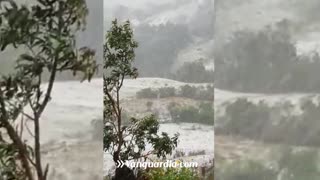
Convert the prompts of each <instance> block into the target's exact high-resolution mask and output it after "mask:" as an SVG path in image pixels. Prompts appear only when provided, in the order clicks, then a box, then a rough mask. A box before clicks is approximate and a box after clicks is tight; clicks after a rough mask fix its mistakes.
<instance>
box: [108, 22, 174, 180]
mask: <svg viewBox="0 0 320 180" xmlns="http://www.w3.org/2000/svg"><path fill="white" fill-rule="evenodd" d="M137 47H138V44H137V42H136V41H135V40H134V38H133V31H132V29H131V27H130V22H129V21H127V22H125V23H124V24H118V22H117V20H114V21H113V22H112V27H111V29H110V30H109V31H108V32H107V36H106V43H105V45H104V69H105V74H104V123H105V128H104V150H105V151H106V152H109V153H111V155H112V156H113V161H114V162H115V163H116V164H117V161H118V160H132V159H140V158H148V157H150V155H156V156H158V157H163V158H165V157H166V155H167V154H171V153H172V151H173V149H174V148H175V147H176V146H177V140H178V134H176V135H175V136H174V137H169V135H168V134H167V133H164V132H162V133H161V134H159V132H158V131H159V122H158V121H157V119H156V118H155V116H154V115H151V116H147V117H144V118H141V119H137V118H131V120H130V123H129V124H125V125H124V124H123V119H122V112H123V109H122V107H121V105H120V98H121V97H120V90H121V88H122V87H123V83H124V80H125V78H137V77H138V70H137V69H136V68H135V67H133V65H132V64H133V61H134V58H135V48H137ZM147 144H150V145H151V146H152V149H151V150H150V151H146V145H147ZM119 169H120V168H117V170H116V175H115V178H116V179H117V177H119V176H120V174H121V171H120V170H119ZM122 175H123V174H122ZM123 176H124V175H123Z"/></svg>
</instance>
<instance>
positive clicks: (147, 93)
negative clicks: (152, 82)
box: [137, 88, 158, 99]
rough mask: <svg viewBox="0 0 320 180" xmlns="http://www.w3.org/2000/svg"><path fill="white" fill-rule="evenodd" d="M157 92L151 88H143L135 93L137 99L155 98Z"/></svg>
mask: <svg viewBox="0 0 320 180" xmlns="http://www.w3.org/2000/svg"><path fill="white" fill-rule="evenodd" d="M157 97H158V92H157V91H155V90H152V89H151V88H145V89H142V90H140V91H138V92H137V98H149V99H151V98H157Z"/></svg>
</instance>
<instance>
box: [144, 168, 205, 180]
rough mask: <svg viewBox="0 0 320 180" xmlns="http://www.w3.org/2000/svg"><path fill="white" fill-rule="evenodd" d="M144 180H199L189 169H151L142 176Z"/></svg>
mask: <svg viewBox="0 0 320 180" xmlns="http://www.w3.org/2000/svg"><path fill="white" fill-rule="evenodd" d="M144 179H145V180H200V178H199V175H198V174H197V173H196V172H195V171H194V170H193V169H190V168H166V169H165V168H153V169H150V170H149V171H147V172H146V173H145V174H144Z"/></svg>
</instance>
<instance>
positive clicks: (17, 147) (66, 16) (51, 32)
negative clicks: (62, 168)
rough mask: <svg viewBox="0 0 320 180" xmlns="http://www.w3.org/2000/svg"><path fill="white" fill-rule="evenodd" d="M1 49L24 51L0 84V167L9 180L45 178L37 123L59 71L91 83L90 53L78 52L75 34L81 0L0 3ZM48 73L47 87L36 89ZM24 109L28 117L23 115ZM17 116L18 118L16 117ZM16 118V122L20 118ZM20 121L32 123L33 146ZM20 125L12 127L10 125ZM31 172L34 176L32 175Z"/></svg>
mask: <svg viewBox="0 0 320 180" xmlns="http://www.w3.org/2000/svg"><path fill="white" fill-rule="evenodd" d="M0 7H1V13H0V49H1V52H3V51H5V50H6V49H7V48H9V47H14V48H17V49H19V48H20V49H25V52H24V53H22V54H21V55H20V56H19V58H18V60H17V61H16V66H15V72H14V73H12V74H10V75H6V76H3V77H2V78H1V80H0V128H1V130H5V132H6V134H5V136H6V138H4V139H2V141H4V143H3V145H2V146H1V147H0V152H1V153H4V154H2V156H0V157H1V159H0V160H2V161H0V169H2V168H5V169H6V168H8V169H10V171H11V173H9V174H7V175H8V179H29V180H33V179H39V180H45V179H46V178H47V173H48V166H46V167H45V168H43V165H42V162H41V153H40V152H41V147H40V125H39V124H40V120H41V115H42V113H43V111H44V110H45V108H46V106H47V104H48V103H49V101H50V99H51V92H52V88H53V86H54V82H55V80H56V75H57V73H58V72H65V71H71V72H73V74H74V75H76V74H77V73H82V74H83V80H86V79H88V80H90V79H91V78H92V76H93V75H94V73H95V70H96V64H95V60H94V55H95V52H94V51H93V50H91V49H89V48H87V47H82V48H80V49H77V47H76V42H75V33H76V32H77V31H79V30H81V29H84V26H83V25H84V23H85V17H86V15H87V13H88V10H87V8H86V4H85V2H84V0H74V1H61V0H60V1H49V0H37V1H36V3H35V4H32V5H30V6H27V5H24V4H21V3H16V2H15V1H12V0H7V1H4V0H1V1H0ZM44 72H48V74H49V81H48V83H47V87H46V88H45V89H43V87H41V85H42V83H43V76H44ZM25 107H29V108H30V109H31V113H30V114H27V113H25V112H24V108H25ZM18 118H19V119H18ZM20 118H21V119H20ZM25 121H31V123H33V125H34V131H33V132H32V133H33V136H34V142H35V143H34V146H33V147H29V146H28V145H26V143H25V141H24V139H23V137H22V135H21V134H22V131H23V126H24V124H25V123H24V122H25ZM14 123H17V124H19V123H20V124H22V126H21V127H18V128H16V127H14V126H13V124H14ZM33 172H35V173H33Z"/></svg>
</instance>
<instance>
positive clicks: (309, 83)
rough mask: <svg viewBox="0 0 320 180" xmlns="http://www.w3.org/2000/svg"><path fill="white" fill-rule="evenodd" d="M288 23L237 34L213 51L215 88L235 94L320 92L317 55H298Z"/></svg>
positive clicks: (319, 58)
mask: <svg viewBox="0 0 320 180" xmlns="http://www.w3.org/2000/svg"><path fill="white" fill-rule="evenodd" d="M291 24H292V23H291V22H290V21H289V20H286V19H284V20H282V21H280V22H278V23H276V24H274V25H272V26H267V27H265V28H264V29H263V30H261V31H258V32H251V31H239V32H236V33H234V35H233V37H232V38H231V39H230V41H228V42H227V43H226V44H224V45H223V46H222V47H219V48H216V50H215V55H216V56H215V67H216V68H215V69H216V74H217V76H216V77H217V78H216V83H217V87H220V88H224V89H232V90H237V91H247V92H248V91H249V92H264V93H279V92H320V81H319V78H318V76H319V69H320V56H319V54H318V53H316V52H315V53H309V54H302V55H299V54H297V50H296V47H295V42H293V41H292V38H291V36H290V34H291V33H290V31H291Z"/></svg>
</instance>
